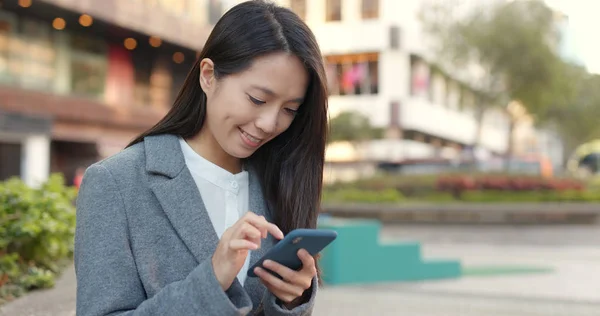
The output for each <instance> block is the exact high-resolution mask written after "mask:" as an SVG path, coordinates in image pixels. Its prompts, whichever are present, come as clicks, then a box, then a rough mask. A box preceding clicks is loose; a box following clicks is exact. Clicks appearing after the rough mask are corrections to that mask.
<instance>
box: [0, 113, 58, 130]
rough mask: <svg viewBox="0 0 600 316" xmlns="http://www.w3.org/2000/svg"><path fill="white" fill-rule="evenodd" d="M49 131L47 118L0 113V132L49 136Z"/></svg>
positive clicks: (49, 126)
mask: <svg viewBox="0 0 600 316" xmlns="http://www.w3.org/2000/svg"><path fill="white" fill-rule="evenodd" d="M51 131H52V121H51V120H50V119H48V118H43V117H35V116H28V115H24V114H20V113H8V112H2V111H0V132H8V133H22V134H46V135H49V134H50V133H51Z"/></svg>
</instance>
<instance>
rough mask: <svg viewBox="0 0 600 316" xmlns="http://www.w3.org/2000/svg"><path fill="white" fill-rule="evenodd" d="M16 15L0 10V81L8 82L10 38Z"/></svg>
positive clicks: (9, 78) (9, 77)
mask: <svg viewBox="0 0 600 316" xmlns="http://www.w3.org/2000/svg"><path fill="white" fill-rule="evenodd" d="M15 25H16V17H15V16H13V15H11V14H8V13H7V12H4V11H1V10H0V82H5V83H9V82H10V81H11V76H10V72H9V56H10V45H9V44H10V40H11V37H12V36H11V34H12V33H13V32H14V29H15Z"/></svg>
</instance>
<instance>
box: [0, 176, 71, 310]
mask: <svg viewBox="0 0 600 316" xmlns="http://www.w3.org/2000/svg"><path fill="white" fill-rule="evenodd" d="M75 196H76V190H75V189H74V188H71V187H67V186H65V181H64V178H63V176H62V175H59V174H53V175H51V176H50V178H49V180H48V181H47V182H46V183H44V184H43V185H41V186H40V187H39V188H36V189H34V188H30V187H28V186H27V185H25V183H23V182H22V181H21V180H20V179H17V178H13V179H10V180H7V181H5V182H0V304H2V303H3V302H6V301H7V300H11V299H13V298H15V297H18V296H20V295H22V294H23V293H25V292H26V291H29V290H33V289H40V288H48V287H52V286H53V285H54V281H55V278H56V276H57V275H58V274H59V273H60V271H61V270H62V268H63V267H64V265H65V263H67V262H69V261H70V260H71V258H72V254H73V238H74V234H75V207H74V203H73V201H74V199H75Z"/></svg>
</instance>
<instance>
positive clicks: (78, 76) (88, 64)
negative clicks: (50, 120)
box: [71, 34, 108, 98]
mask: <svg viewBox="0 0 600 316" xmlns="http://www.w3.org/2000/svg"><path fill="white" fill-rule="evenodd" d="M107 51H108V43H106V42H105V41H104V40H102V39H100V38H94V37H89V36H84V35H83V34H73V36H71V93H73V94H76V95H83V96H89V97H94V98H102V97H103V96H104V91H105V85H106V75H107V69H108V61H107Z"/></svg>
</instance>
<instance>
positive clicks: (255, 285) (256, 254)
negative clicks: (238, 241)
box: [244, 168, 274, 307]
mask: <svg viewBox="0 0 600 316" xmlns="http://www.w3.org/2000/svg"><path fill="white" fill-rule="evenodd" d="M248 176H249V178H248V180H249V183H250V187H249V194H248V195H249V197H250V201H249V203H248V205H249V207H250V211H252V212H254V213H256V214H258V215H262V216H264V217H265V218H267V220H268V221H272V217H271V213H270V212H269V209H268V207H267V203H266V202H265V199H264V195H263V191H262V189H261V185H260V180H259V179H258V177H257V175H256V172H254V170H253V169H251V168H250V169H249V170H248ZM273 242H274V240H273V236H271V234H269V236H268V238H267V239H266V240H263V241H262V244H261V247H260V248H259V249H257V250H254V251H252V252H251V253H250V265H249V266H248V268H250V267H252V266H253V265H254V264H255V263H256V262H257V261H258V260H259V259H260V258H262V256H264V255H265V254H266V253H267V250H268V249H269V248H271V246H273ZM244 288H245V289H246V292H247V293H248V294H249V295H250V297H251V298H252V301H253V302H260V301H261V299H262V296H263V294H264V291H265V290H266V288H265V286H264V285H263V284H262V283H261V282H260V279H259V278H250V277H248V278H246V282H244ZM254 307H257V306H254Z"/></svg>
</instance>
